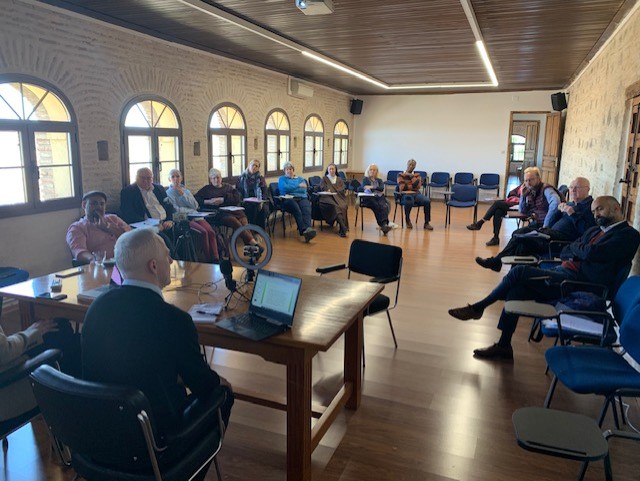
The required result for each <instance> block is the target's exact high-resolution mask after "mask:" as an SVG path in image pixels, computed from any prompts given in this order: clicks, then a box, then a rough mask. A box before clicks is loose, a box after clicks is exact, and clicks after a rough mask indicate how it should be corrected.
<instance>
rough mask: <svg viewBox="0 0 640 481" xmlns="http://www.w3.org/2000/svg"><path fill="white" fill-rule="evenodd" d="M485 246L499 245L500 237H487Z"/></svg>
mask: <svg viewBox="0 0 640 481" xmlns="http://www.w3.org/2000/svg"><path fill="white" fill-rule="evenodd" d="M485 245H486V246H497V245H500V239H498V238H497V237H495V236H494V237H492V238H491V239H489V240H488V241H487V242H486V243H485Z"/></svg>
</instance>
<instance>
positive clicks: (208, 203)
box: [194, 169, 264, 252]
mask: <svg viewBox="0 0 640 481" xmlns="http://www.w3.org/2000/svg"><path fill="white" fill-rule="evenodd" d="M194 197H195V198H196V200H197V201H198V205H199V206H200V207H201V208H208V209H211V208H217V210H216V212H217V215H216V217H215V222H216V223H218V224H222V225H226V226H227V227H230V228H231V229H233V230H236V229H239V228H240V227H242V226H243V225H247V224H248V223H249V221H248V220H247V216H246V215H245V213H244V210H242V209H238V210H226V209H220V207H227V206H238V205H240V192H238V191H237V190H236V189H235V188H234V187H233V186H232V185H229V184H223V183H222V174H221V173H220V171H219V170H218V169H211V170H210V171H209V185H205V186H204V187H203V188H202V189H200V190H199V191H198V192H196V194H195V196H194ZM241 237H242V240H243V241H244V243H245V245H257V246H258V247H259V249H260V252H262V251H263V250H264V247H262V246H260V245H258V242H257V241H256V240H255V238H254V237H253V234H251V232H250V231H248V230H247V231H244V232H243V233H242V234H241Z"/></svg>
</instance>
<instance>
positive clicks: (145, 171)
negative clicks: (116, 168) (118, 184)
mask: <svg viewBox="0 0 640 481" xmlns="http://www.w3.org/2000/svg"><path fill="white" fill-rule="evenodd" d="M173 214H174V208H173V205H172V204H171V202H170V201H169V198H168V197H167V191H166V190H165V189H164V187H162V186H161V185H160V184H154V183H153V172H151V169H149V168H147V167H143V168H142V169H139V170H138V172H136V181H135V182H134V183H133V184H131V185H128V186H127V187H125V188H124V189H122V191H121V192H120V215H121V217H122V218H123V219H124V221H125V222H127V223H128V224H133V223H134V222H142V221H143V220H146V219H157V220H158V221H160V224H159V230H160V231H164V230H167V229H171V228H172V227H173Z"/></svg>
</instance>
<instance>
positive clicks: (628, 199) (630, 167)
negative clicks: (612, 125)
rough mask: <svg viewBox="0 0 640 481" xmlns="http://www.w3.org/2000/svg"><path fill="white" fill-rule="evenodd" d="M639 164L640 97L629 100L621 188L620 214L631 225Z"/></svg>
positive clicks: (636, 193)
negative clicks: (624, 165)
mask: <svg viewBox="0 0 640 481" xmlns="http://www.w3.org/2000/svg"><path fill="white" fill-rule="evenodd" d="M639 164H640V97H634V98H633V99H631V118H630V120H629V139H628V141H627V163H626V167H625V174H624V179H620V182H622V183H624V184H626V186H625V187H623V188H622V212H623V213H624V216H625V219H626V220H628V221H629V222H630V223H632V224H633V219H634V218H635V215H636V199H637V198H638V167H639Z"/></svg>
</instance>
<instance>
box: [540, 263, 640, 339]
mask: <svg viewBox="0 0 640 481" xmlns="http://www.w3.org/2000/svg"><path fill="white" fill-rule="evenodd" d="M630 268H631V266H630V265H629V266H627V267H626V268H624V269H621V270H620V277H621V278H622V280H621V281H618V282H617V283H616V284H617V285H615V286H613V288H612V289H611V290H610V296H609V297H610V298H611V299H612V301H611V306H610V307H611V314H609V313H608V312H606V311H604V312H588V311H577V310H559V311H558V313H557V317H556V318H553V319H545V320H542V321H541V323H540V332H541V333H542V335H543V336H545V337H552V338H555V342H556V343H557V342H558V341H560V343H561V344H569V343H570V342H571V340H573V339H577V340H579V341H582V342H585V341H588V342H590V343H592V344H600V345H602V346H605V345H610V344H612V343H613V342H614V341H615V338H616V336H615V332H614V330H613V328H614V326H615V325H616V323H618V324H620V323H621V322H622V320H623V319H624V318H625V317H626V315H627V314H628V313H629V312H630V311H631V309H633V308H634V307H635V306H637V305H638V304H640V276H632V277H629V278H627V275H628V274H629V270H630ZM556 308H557V306H556ZM595 330H599V333H598V334H597V335H594V334H593V332H594V331H595Z"/></svg>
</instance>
